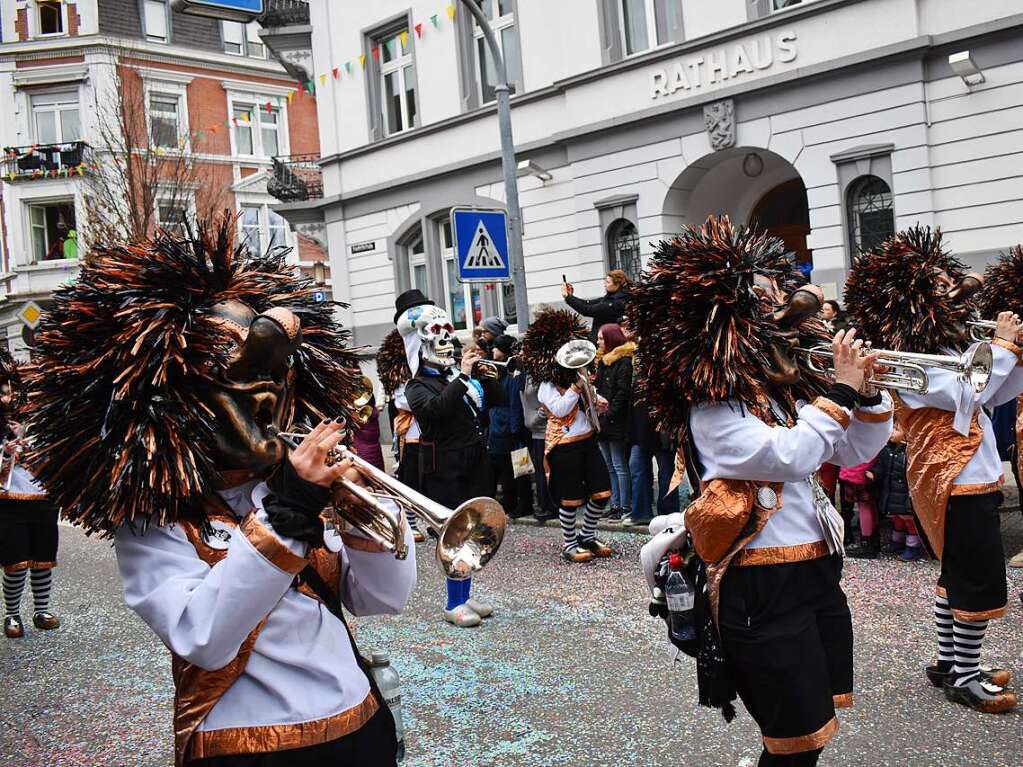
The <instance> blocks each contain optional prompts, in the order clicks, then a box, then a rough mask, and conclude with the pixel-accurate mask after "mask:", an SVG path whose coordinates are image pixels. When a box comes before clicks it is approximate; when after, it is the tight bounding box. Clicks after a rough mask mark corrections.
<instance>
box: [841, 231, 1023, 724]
mask: <svg viewBox="0 0 1023 767" xmlns="http://www.w3.org/2000/svg"><path fill="white" fill-rule="evenodd" d="M981 284H982V278H981V276H980V275H979V274H967V273H966V268H965V267H964V265H963V264H962V263H961V262H960V261H959V260H958V259H957V258H955V257H954V256H953V255H951V254H950V253H949V252H948V251H947V250H946V249H945V248H944V247H943V244H942V237H941V231H940V230H933V231H932V230H931V229H930V228H922V227H919V226H917V227H913V228H911V229H908V230H906V231H903V232H899V233H897V234H896V235H894V236H893V237H891V238H890V239H888V240H887V241H886V242H884V243H883V244H882V245H880V246H878V247H877V248H875V249H873V250H871V251H868V252H866V253H863V254H861V255H860V256H858V257H857V258H856V259H855V260H854V261H853V265H852V269H851V270H850V272H849V277H848V280H847V282H846V306H847V308H848V310H849V312H850V314H851V315H852V317H853V319H854V321H855V322H856V324H857V326H858V327H860V328H862V329H863V330H864V331H865V332H866V334H867V336H868V337H869V338H870V339H871V340H872V341H874V343H875V345H876V346H878V347H880V348H886V349H897V350H908V351H913V352H921V353H929V354H943V355H953V356H950V357H949V359H950V360H958V359H959V357H960V355H961V354H962V353H963V352H964V351H965V352H967V355H968V356H969V358H970V359H973V360H974V361H975V363H976V364H977V365H978V368H977V369H978V371H979V370H980V369H982V368H983V369H986V370H987V373H985V375H983V376H981V378H986V386H985V385H984V384H983V383H981V384H979V385H977V381H978V380H979V379H978V378H977V377H976V376H974V377H972V378H973V380H968V378H967V377H965V376H962V375H960V374H959V373H958V372H957V371H954V370H951V369H948V368H947V367H942V368H939V367H935V366H932V365H927V364H926V363H925V364H924V366H923V367H924V371H925V373H926V386H925V391H923V393H921V392H920V391H901V392H900V394H899V405H900V407H899V422H900V424H901V425H902V427H903V428H904V430H905V433H906V458H907V471H906V474H907V479H908V480H909V487H910V494H911V497H912V500H913V511H914V513H915V515H916V517H917V520H918V522H919V527H920V532H921V533H923V537H924V540H925V542H926V543H927V545H928V548H929V549H930V550H931V552H932V553H933V554H934V555H935V556H937V557H938V558H939V559H940V560H941V575H940V577H939V578H938V588H937V597H936V601H935V606H934V616H935V624H936V629H937V634H938V661H937V663H935V664H933V665H931V666H929V667H927V669H926V673H927V677H928V679H929V680H930V682H931V683H932V684H933V685H935V686H936V687H943V688H944V691H945V696H946V698H948V699H949V700H950V701H953V702H957V703H962V704H964V705H967V706H970V707H971V708H974V709H976V710H978V711H984V712H999V711H1006V710H1008V709H1010V708H1012V707H1013V706H1015V704H1016V696H1015V695H1013V694H1012V693H1008V692H1005V691H1004V690H1002V689H1001V685H1004V684H1005V683H1006V682H1007V681H1008V679H1009V676H1010V675H1009V673H1008V672H1007V671H1004V670H1001V669H994V670H982V669H981V668H980V665H979V663H980V659H979V655H980V646H981V642H982V641H983V638H984V632H985V630H986V628H987V622H988V620H990V619H991V618H997V617H1000V616H1002V615H1004V614H1005V611H1006V609H1007V589H1006V581H1005V560H1004V557H1003V552H1002V538H1001V533H1000V531H999V521H998V507H999V505H1000V504H1001V493H1000V492H999V487H1000V485H1001V483H1002V462H1001V459H1000V457H999V455H998V450H997V447H996V443H995V435H994V430H993V429H992V427H991V421H990V419H989V418H988V416H987V414H986V413H985V412H984V406H995V405H998V404H1001V403H1003V402H1008V401H1010V400H1012V399H1014V398H1015V397H1016V396H1018V395H1019V394H1020V393H1021V392H1023V375H1021V374H1020V373H1019V372H1018V371H1019V369H1018V363H1019V356H1020V348H1019V347H1018V346H1017V345H1016V340H1017V336H1018V334H1019V329H1020V321H1019V318H1018V317H1017V316H1016V315H1015V314H1013V313H1012V312H1009V311H1003V309H1005V308H1007V307H1005V306H1001V307H999V308H998V309H997V310H996V309H995V308H994V307H992V308H991V311H992V312H993V315H992V316H993V318H994V317H997V327H996V328H995V330H994V339H993V341H992V344H991V345H990V347H988V346H987V345H986V344H985V345H973V346H971V345H970V338H969V333H968V327H967V324H966V323H967V321H968V320H970V319H972V317H973V316H974V312H975V310H976V306H975V300H976V293H977V291H978V290H979V289H980V287H981ZM988 303H991V301H989V302H988ZM967 347H969V349H968V348H967ZM966 358H967V357H965V356H964V357H963V359H966ZM992 683H995V684H994V686H992Z"/></svg>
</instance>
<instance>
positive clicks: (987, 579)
mask: <svg viewBox="0 0 1023 767" xmlns="http://www.w3.org/2000/svg"><path fill="white" fill-rule="evenodd" d="M1001 503H1002V494H1001V493H1000V492H994V493H984V494H983V495H953V496H952V497H951V498H950V499H949V502H948V509H947V510H946V511H945V549H944V551H943V552H942V557H941V575H940V576H939V577H938V586H939V587H941V588H944V590H945V593H946V595H947V597H948V606H949V608H950V609H951V610H952V612H953V613H954V614H955V616H956V617H957V618H959V619H960V620H986V619H988V618H996V617H1000V614H1001V613H1002V612H1003V611H1004V610H1005V607H1006V605H1007V603H1008V599H1009V594H1008V588H1007V584H1006V580H1005V550H1004V549H1003V548H1002V531H1001V519H1000V517H999V514H998V507H999V506H1001Z"/></svg>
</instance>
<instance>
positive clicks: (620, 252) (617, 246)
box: [607, 218, 643, 280]
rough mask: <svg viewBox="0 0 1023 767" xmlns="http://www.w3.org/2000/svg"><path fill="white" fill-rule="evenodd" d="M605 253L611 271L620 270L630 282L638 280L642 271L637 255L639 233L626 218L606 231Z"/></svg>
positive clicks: (614, 223) (612, 224)
mask: <svg viewBox="0 0 1023 767" xmlns="http://www.w3.org/2000/svg"><path fill="white" fill-rule="evenodd" d="M607 252H608V261H609V266H610V268H611V269H612V270H614V269H621V270H622V271H623V272H625V274H626V275H628V277H629V279H630V280H638V279H639V275H640V272H642V270H643V261H642V259H641V258H640V255H639V232H638V231H636V225H635V224H634V223H632V222H631V221H629V220H628V219H627V218H620V219H618V220H617V221H614V222H612V223H611V226H609V227H608V229H607Z"/></svg>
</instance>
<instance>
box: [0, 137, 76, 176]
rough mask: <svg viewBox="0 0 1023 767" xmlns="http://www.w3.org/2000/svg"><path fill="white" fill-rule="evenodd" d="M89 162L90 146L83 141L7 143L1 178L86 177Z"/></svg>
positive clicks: (1, 164)
mask: <svg viewBox="0 0 1023 767" xmlns="http://www.w3.org/2000/svg"><path fill="white" fill-rule="evenodd" d="M89 162H90V150H89V145H88V144H86V143H85V142H84V141H69V142H65V143H62V144H33V145H32V146H8V147H4V150H3V157H2V158H0V179H2V180H4V181H9V182H15V181H31V180H33V179H43V178H71V177H73V176H83V175H85V173H86V171H88V170H89Z"/></svg>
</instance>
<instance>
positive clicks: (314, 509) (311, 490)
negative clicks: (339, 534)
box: [263, 459, 330, 548]
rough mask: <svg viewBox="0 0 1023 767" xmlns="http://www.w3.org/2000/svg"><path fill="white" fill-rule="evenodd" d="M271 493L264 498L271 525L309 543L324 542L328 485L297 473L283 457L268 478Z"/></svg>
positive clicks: (314, 545)
mask: <svg viewBox="0 0 1023 767" xmlns="http://www.w3.org/2000/svg"><path fill="white" fill-rule="evenodd" d="M267 486H268V487H269V488H270V495H268V496H267V497H266V498H265V499H264V501H263V508H264V509H266V516H267V518H268V519H269V520H270V524H271V525H272V526H273V529H274V530H275V531H277V532H278V533H280V534H281V535H285V536H287V537H289V538H295V539H296V540H299V541H304V542H306V543H308V544H309V545H310V546H313V547H314V548H315V547H318V546H322V545H323V519H322V518H321V517H320V512H322V511H323V510H324V509H325V508H326V507H327V506H329V505H330V489H329V488H326V487H320V486H319V485H314V484H313V483H312V482H307V481H306V480H304V479H302V478H301V477H300V476H298V473H297V472H296V471H295V467H294V466H292V465H291V461H289V460H287V459H285V460H284V461H282V462H281V465H280V467H278V469H277V471H276V472H274V475H273V476H272V477H271V478H270V480H269V481H268V482H267Z"/></svg>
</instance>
